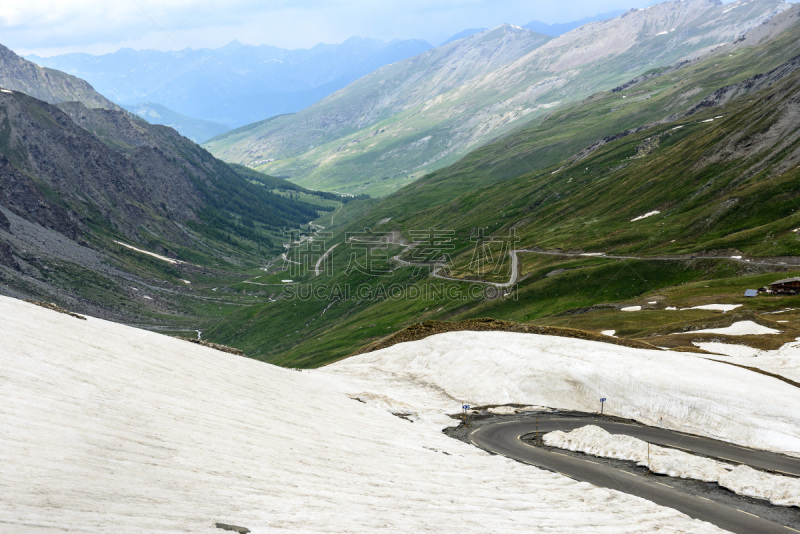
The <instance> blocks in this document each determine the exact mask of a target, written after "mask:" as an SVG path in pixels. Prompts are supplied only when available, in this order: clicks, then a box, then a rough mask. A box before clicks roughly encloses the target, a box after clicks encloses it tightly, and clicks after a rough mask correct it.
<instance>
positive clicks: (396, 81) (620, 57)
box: [205, 0, 790, 196]
mask: <svg viewBox="0 0 800 534" xmlns="http://www.w3.org/2000/svg"><path fill="white" fill-rule="evenodd" d="M789 5H790V4H787V3H784V2H782V1H780V0H763V1H759V2H745V1H739V2H735V3H732V4H724V5H723V4H721V3H720V2H717V1H715V0H688V1H673V2H666V3H663V4H657V5H654V6H651V7H650V8H648V9H638V10H636V9H635V10H631V11H629V12H627V13H625V14H623V15H621V16H619V17H616V18H614V19H611V20H608V21H599V22H591V23H589V24H586V25H584V26H582V27H580V28H578V29H575V30H573V31H571V32H569V33H566V34H564V35H561V36H559V37H556V38H551V37H548V36H545V35H541V34H538V33H534V32H532V31H530V30H527V29H523V28H521V27H517V26H510V25H505V26H501V27H498V28H495V29H493V30H489V31H486V32H482V33H478V34H475V35H471V36H469V37H466V38H463V39H460V40H457V41H454V42H451V43H449V44H446V45H444V46H441V47H438V48H436V49H433V50H430V51H428V52H425V53H423V54H421V55H419V56H416V57H413V58H410V59H406V60H403V61H399V62H397V63H394V64H391V65H387V66H386V67H383V68H381V69H378V70H377V71H375V72H373V73H371V74H368V75H367V76H364V77H363V78H361V79H359V80H358V81H356V82H354V83H352V84H351V85H349V86H348V87H346V88H344V89H342V90H341V91H338V92H337V93H335V94H333V95H331V96H330V97H328V98H326V99H324V100H322V101H320V102H318V103H316V104H314V105H313V106H311V107H309V108H306V109H304V110H303V111H301V112H298V113H296V114H294V115H286V116H280V117H275V118H272V119H269V120H266V121H262V122H260V123H255V124H251V125H248V126H245V127H242V128H239V129H237V130H233V131H231V132H228V133H225V134H223V135H221V136H218V137H216V138H214V139H212V140H209V141H208V142H207V143H206V144H205V146H206V147H207V148H208V149H209V150H210V151H211V152H212V153H214V154H215V155H217V156H218V157H221V158H223V159H225V160H226V161H231V162H236V163H240V164H243V165H248V166H252V167H255V168H258V169H259V170H263V171H264V172H268V173H270V174H273V175H278V176H283V177H288V178H290V179H291V180H293V181H295V182H297V183H299V184H302V185H304V186H305V187H312V188H314V189H321V190H333V191H340V192H351V193H368V194H370V195H373V196H376V195H377V196H379V195H385V194H388V193H391V192H393V191H395V190H397V189H399V188H400V187H402V186H403V185H405V184H408V183H410V182H413V181H414V180H416V179H418V178H419V177H421V176H423V175H424V174H426V173H428V172H431V171H433V170H436V169H439V168H442V167H444V166H446V165H449V164H451V163H454V162H456V161H457V160H459V159H460V158H461V157H463V156H464V155H465V154H466V153H467V152H469V151H470V150H474V149H475V148H477V147H479V146H481V145H482V144H485V143H486V142H488V141H491V140H492V139H494V138H497V137H499V136H502V135H504V134H507V133H508V132H510V131H512V130H513V129H515V128H517V127H520V126H522V125H524V124H526V123H528V122H530V121H538V120H542V119H543V118H544V117H546V116H547V115H548V114H550V113H552V111H553V110H554V109H555V108H556V107H558V106H561V105H564V104H566V103H569V102H573V101H576V100H579V99H581V98H584V97H586V96H588V95H590V94H592V93H594V92H597V91H600V90H605V89H609V88H611V87H614V86H615V85H618V84H620V83H623V82H625V81H626V80H628V79H630V78H632V77H634V76H636V75H638V74H641V73H644V72H646V71H647V70H648V69H652V68H657V67H661V66H665V65H669V64H671V63H674V62H677V61H682V60H685V59H690V58H692V57H697V56H698V55H700V54H702V53H704V52H707V51H708V50H710V49H712V48H714V47H716V46H719V45H721V44H723V43H727V42H731V41H734V40H735V39H737V38H738V37H740V36H741V35H742V34H744V33H745V32H746V31H747V30H749V29H751V28H753V27H755V26H758V25H759V24H761V23H762V22H764V21H765V20H768V19H769V18H770V17H772V16H774V15H775V14H776V13H779V12H781V11H783V10H785V9H788V7H789Z"/></svg>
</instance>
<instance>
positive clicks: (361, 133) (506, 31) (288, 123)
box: [204, 25, 549, 193]
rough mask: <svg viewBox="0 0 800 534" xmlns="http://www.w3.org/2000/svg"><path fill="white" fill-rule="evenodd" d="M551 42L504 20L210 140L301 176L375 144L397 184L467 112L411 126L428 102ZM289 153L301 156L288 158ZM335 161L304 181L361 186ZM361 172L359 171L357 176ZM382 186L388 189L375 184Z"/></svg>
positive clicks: (252, 162)
mask: <svg viewBox="0 0 800 534" xmlns="http://www.w3.org/2000/svg"><path fill="white" fill-rule="evenodd" d="M548 40H549V37H546V36H543V35H538V34H535V33H533V32H531V31H528V30H524V29H521V28H518V27H514V26H510V25H505V26H501V27H498V28H495V29H494V30H490V31H487V32H483V33H480V34H477V35H473V36H471V37H468V38H466V39H461V40H458V41H455V42H453V43H450V44H448V45H445V46H441V47H438V48H436V49H434V50H431V51H428V52H425V53H424V54H422V55H419V56H416V57H414V58H411V59H408V60H404V61H401V62H398V63H395V64H392V65H389V66H387V67H384V68H382V69H378V70H377V71H375V72H373V73H371V74H368V75H367V76H364V77H363V78H361V79H360V80H358V81H357V82H355V83H353V84H351V85H350V86H348V87H347V88H346V89H344V90H341V91H339V92H337V93H335V94H334V95H332V96H330V97H328V98H326V99H325V100H323V101H321V102H318V103H317V104H315V105H313V106H311V107H310V108H307V109H305V110H303V111H301V112H299V113H297V114H294V115H288V116H281V117H275V118H273V119H269V120H267V121H263V122H261V123H256V124H251V125H249V126H245V127H242V128H240V129H237V130H234V131H231V132H228V133H226V134H223V135H222V136H219V137H216V138H214V139H211V140H209V141H208V142H206V143H205V144H204V146H205V147H206V148H208V149H209V150H210V151H211V152H212V153H214V154H216V155H217V156H218V157H221V158H222V159H225V160H226V161H232V162H235V163H241V164H245V165H249V166H257V167H258V166H263V165H264V163H265V162H267V161H269V162H271V161H272V160H275V159H277V160H279V161H276V162H275V163H267V166H275V168H276V169H278V170H279V171H280V172H278V173H273V174H276V175H281V176H283V175H287V174H288V175H290V176H291V177H293V178H297V177H298V175H303V174H304V173H305V172H306V171H309V170H310V169H311V168H313V167H317V166H318V164H317V163H313V162H312V159H313V158H311V157H310V154H315V153H320V154H322V153H324V154H325V155H326V156H325V157H326V158H327V157H329V158H330V159H331V161H338V160H342V159H351V158H354V157H359V156H360V155H363V154H362V152H363V151H362V149H361V147H362V146H368V147H370V149H371V150H372V151H379V152H381V154H382V159H381V161H382V162H383V163H386V169H385V170H384V171H382V172H387V174H386V176H384V179H383V181H382V182H380V183H381V185H384V184H385V186H386V187H393V186H394V185H395V184H396V183H397V182H398V181H400V182H402V181H406V182H407V181H409V180H410V178H409V177H408V176H406V173H407V171H404V170H397V169H394V167H392V165H394V164H393V163H391V162H392V161H394V160H396V159H397V158H399V157H401V155H404V157H405V159H406V161H407V163H408V162H411V161H417V160H419V159H420V158H422V157H425V156H424V155H425V154H428V153H429V152H431V151H433V152H434V153H436V152H438V150H437V149H436V148H433V147H436V146H438V144H439V140H438V138H439V137H441V136H442V135H445V132H446V131H447V130H448V129H451V130H452V131H453V132H455V131H456V125H454V124H452V123H453V122H454V121H455V120H456V118H457V117H458V116H459V115H460V114H459V113H456V112H454V111H453V110H450V111H449V112H448V115H447V118H446V119H445V120H444V121H442V120H441V118H439V117H438V116H437V119H435V120H433V121H430V123H429V124H427V125H426V126H425V129H424V130H420V129H419V128H422V126H419V125H418V126H419V128H417V127H416V126H415V127H412V125H411V124H406V123H407V122H408V121H409V120H411V121H412V122H415V121H417V120H418V119H417V117H416V115H418V114H419V109H420V108H421V107H423V106H425V105H426V103H428V104H430V103H431V102H437V101H444V99H445V96H446V95H448V94H451V93H453V92H457V91H458V90H459V89H460V88H461V87H462V86H463V85H464V84H466V83H467V82H470V81H472V80H476V79H480V78H482V77H484V76H486V75H488V74H490V73H492V72H494V71H496V70H497V69H498V68H499V67H501V66H503V65H507V64H510V63H512V62H513V61H516V60H518V59H519V58H521V57H524V56H525V55H526V54H528V53H530V52H531V51H532V50H535V49H536V48H538V47H540V46H541V45H543V44H544V43H545V42H547V41H548ZM471 97H472V95H467V96H466V97H465V102H464V103H463V107H464V108H467V107H469V106H470V105H471V104H470V102H471V101H472V98H471ZM433 129H436V130H437V131H438V132H439V133H438V134H437V140H436V142H430V141H432V140H433V139H434V137H433V135H430V136H428V135H423V134H426V133H431V134H433V133H436V132H433V131H432V130H433ZM407 131H408V132H412V137H413V139H414V141H413V142H411V141H410V140H406V139H404V138H403V136H407V135H409V134H408V133H404V132H407ZM387 143H388V144H387ZM409 143H410V145H409ZM414 143H416V144H414ZM289 154H292V155H296V156H297V157H289V158H287V156H288V155H289ZM368 157H371V156H368ZM365 163H366V162H365ZM373 163H374V162H373ZM372 165H373V164H368V166H370V167H371V166H372ZM331 166H333V165H331V164H330V163H329V164H328V165H327V166H326V167H325V169H326V170H325V172H324V173H323V171H322V169H321V168H320V169H317V170H318V171H319V174H320V175H322V174H324V175H325V176H326V177H327V178H325V179H321V180H320V179H315V178H314V175H313V173H312V174H310V175H309V176H306V177H304V178H303V179H302V180H300V182H302V183H305V184H308V183H314V184H315V185H314V188H316V189H328V190H336V188H337V187H339V186H340V185H341V186H344V188H343V190H347V191H351V190H355V189H354V188H353V186H352V184H347V183H340V181H338V180H336V179H335V178H332V176H334V175H336V174H338V173H339V172H340V171H338V170H336V169H337V167H334V168H333V169H331V168H330V167H331ZM259 168H260V167H259ZM390 170H393V171H396V172H388V171H390ZM357 177H358V176H357V175H353V176H352V178H353V179H354V180H355V179H357ZM390 177H391V178H390ZM370 181H372V178H371V179H370ZM375 181H378V180H377V179H375ZM300 182H298V183H300ZM360 189H363V188H359V190H358V191H357V192H362V191H361V190H360ZM376 190H377V191H379V192H381V193H383V192H384V191H381V190H379V189H375V188H370V189H369V191H370V192H375V191H376Z"/></svg>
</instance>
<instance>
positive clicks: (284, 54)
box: [28, 37, 430, 134]
mask: <svg viewBox="0 0 800 534" xmlns="http://www.w3.org/2000/svg"><path fill="white" fill-rule="evenodd" d="M429 48H430V45H429V44H428V43H425V42H423V41H418V40H407V41H400V40H398V41H392V42H390V43H388V44H387V43H385V42H383V41H378V40H375V39H364V38H359V37H353V38H350V39H348V40H347V41H345V42H343V43H341V44H336V45H329V44H319V45H316V46H314V47H313V48H310V49H301V50H285V49H281V48H276V47H272V46H266V45H263V46H251V45H243V44H241V43H239V42H237V41H234V42H232V43H230V44H228V45H226V46H224V47H222V48H217V49H200V50H192V49H186V50H180V51H171V52H161V51H156V50H131V49H121V50H118V51H117V52H114V53H110V54H105V55H101V56H94V55H90V54H65V55H60V56H53V57H46V58H45V57H38V56H29V57H28V59H30V60H31V61H34V62H36V63H37V64H39V65H43V66H46V67H51V68H54V69H59V70H62V71H64V72H68V73H70V74H73V75H75V76H79V77H80V78H83V79H86V80H88V81H89V82H91V83H92V84H93V85H94V86H95V87H96V88H97V89H98V90H99V91H100V92H101V93H103V94H104V95H108V97H109V98H111V99H112V100H114V101H115V102H117V103H118V104H120V105H123V106H128V107H130V106H137V105H140V104H141V103H143V102H151V103H157V104H160V105H162V106H165V107H167V108H169V109H171V110H174V111H175V112H176V113H179V114H181V115H184V116H186V117H191V118H193V119H199V120H204V121H209V122H213V123H217V124H223V125H225V126H226V127H228V128H233V127H236V126H241V125H243V124H248V123H252V122H255V121H257V120H261V119H265V118H268V117H272V116H275V115H280V114H284V113H292V112H295V111H299V110H300V109H303V108H304V107H306V106H309V105H311V104H313V103H314V102H316V101H317V100H320V99H322V98H324V97H325V96H327V95H329V94H331V93H333V92H334V91H336V90H338V89H340V88H342V87H344V86H346V85H347V84H349V83H350V82H352V81H354V80H356V79H357V78H360V77H361V76H363V75H365V74H367V73H368V72H371V71H373V70H375V69H377V68H379V67H381V66H383V65H386V64H389V63H393V62H395V61H399V60H401V59H405V58H408V57H411V56H414V55H417V54H419V53H421V52H424V51H425V50H428V49H429ZM181 133H184V134H185V133H186V132H183V131H182V132H181Z"/></svg>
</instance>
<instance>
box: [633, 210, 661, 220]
mask: <svg viewBox="0 0 800 534" xmlns="http://www.w3.org/2000/svg"><path fill="white" fill-rule="evenodd" d="M659 213H661V212H660V211H658V210H653V211H648V212H647V213H645V214H644V215H639V216H638V217H636V218H634V219H631V222H636V221H641V220H642V219H646V218H648V217H652V216H653V215H658V214H659Z"/></svg>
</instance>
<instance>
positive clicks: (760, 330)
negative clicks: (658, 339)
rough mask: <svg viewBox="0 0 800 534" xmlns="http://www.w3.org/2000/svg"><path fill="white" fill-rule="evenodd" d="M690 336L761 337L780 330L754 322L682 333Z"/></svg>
mask: <svg viewBox="0 0 800 534" xmlns="http://www.w3.org/2000/svg"><path fill="white" fill-rule="evenodd" d="M681 333H690V334H724V335H726V336H760V335H765V334H780V333H781V331H780V330H775V329H774V328H768V327H766V326H762V325H760V324H758V323H756V322H754V321H739V322H737V323H733V324H732V325H730V326H726V327H725V328H707V329H705V330H693V331H691V332H681Z"/></svg>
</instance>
